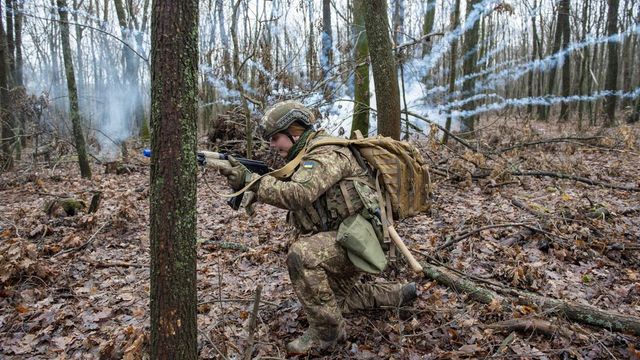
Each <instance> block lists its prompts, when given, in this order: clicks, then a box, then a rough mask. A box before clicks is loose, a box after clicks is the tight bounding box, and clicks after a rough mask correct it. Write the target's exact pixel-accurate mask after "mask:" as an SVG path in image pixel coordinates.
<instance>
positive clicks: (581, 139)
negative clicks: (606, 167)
mask: <svg viewBox="0 0 640 360" xmlns="http://www.w3.org/2000/svg"><path fill="white" fill-rule="evenodd" d="M596 139H602V136H590V137H562V138H554V139H546V140H540V141H532V142H528V143H522V144H515V145H513V146H509V147H506V148H503V149H499V150H496V151H494V153H495V154H502V153H505V152H507V151H510V150H514V149H518V148H522V147H527V146H535V145H542V144H552V143H562V142H573V141H590V140H596Z"/></svg>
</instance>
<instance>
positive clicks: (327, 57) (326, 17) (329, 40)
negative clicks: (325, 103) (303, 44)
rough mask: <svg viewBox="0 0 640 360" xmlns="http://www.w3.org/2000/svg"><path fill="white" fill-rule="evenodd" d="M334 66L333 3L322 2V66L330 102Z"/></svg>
mask: <svg viewBox="0 0 640 360" xmlns="http://www.w3.org/2000/svg"><path fill="white" fill-rule="evenodd" d="M332 65H333V37H332V36H331V1H330V0H322V55H321V56H320V66H321V67H322V80H323V81H324V82H325V84H324V97H325V99H327V100H329V99H330V98H331V94H332V92H333V89H332V86H331V81H330V79H329V73H330V70H331V66H332Z"/></svg>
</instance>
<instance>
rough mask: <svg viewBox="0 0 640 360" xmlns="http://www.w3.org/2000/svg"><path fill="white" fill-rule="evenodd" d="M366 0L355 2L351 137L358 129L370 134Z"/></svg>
mask: <svg viewBox="0 0 640 360" xmlns="http://www.w3.org/2000/svg"><path fill="white" fill-rule="evenodd" d="M364 1H366V0H354V2H353V37H354V39H353V40H354V56H353V58H354V61H355V64H356V71H355V74H354V79H353V81H354V83H355V84H354V101H355V104H354V106H353V121H352V123H351V136H350V137H351V138H353V137H354V133H355V131H356V130H360V132H361V133H362V135H364V136H367V135H368V134H369V98H370V94H369V62H368V57H369V42H368V41H367V32H366V30H365V25H364Z"/></svg>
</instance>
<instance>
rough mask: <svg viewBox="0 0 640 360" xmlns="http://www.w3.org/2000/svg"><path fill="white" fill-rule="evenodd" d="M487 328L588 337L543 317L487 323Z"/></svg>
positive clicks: (584, 338)
mask: <svg viewBox="0 0 640 360" xmlns="http://www.w3.org/2000/svg"><path fill="white" fill-rule="evenodd" d="M487 328H489V329H496V330H499V331H504V332H511V331H518V332H523V333H526V334H531V333H537V334H543V335H547V336H555V335H556V334H559V335H561V336H563V337H565V338H567V339H572V338H579V339H580V340H582V341H587V340H588V339H589V338H588V337H587V336H585V335H583V334H579V333H577V332H575V331H570V330H567V329H564V328H562V327H560V326H557V325H553V324H552V323H551V322H549V321H547V320H543V319H511V320H506V321H500V322H497V323H493V324H489V325H487Z"/></svg>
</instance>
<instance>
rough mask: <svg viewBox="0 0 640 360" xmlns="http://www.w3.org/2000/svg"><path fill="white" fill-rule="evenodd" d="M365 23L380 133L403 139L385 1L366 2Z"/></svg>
mask: <svg viewBox="0 0 640 360" xmlns="http://www.w3.org/2000/svg"><path fill="white" fill-rule="evenodd" d="M364 4H365V5H364V9H365V11H364V14H365V15H364V22H365V27H366V29H367V38H368V40H369V56H370V58H371V66H372V69H373V81H374V83H375V88H376V109H377V111H378V134H381V135H384V136H390V137H392V138H394V139H396V140H399V139H400V90H399V88H398V74H397V71H396V61H395V58H394V56H393V51H392V49H391V38H390V37H389V27H388V24H389V19H388V17H387V1H386V0H370V1H369V0H367V1H365V2H364Z"/></svg>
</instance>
